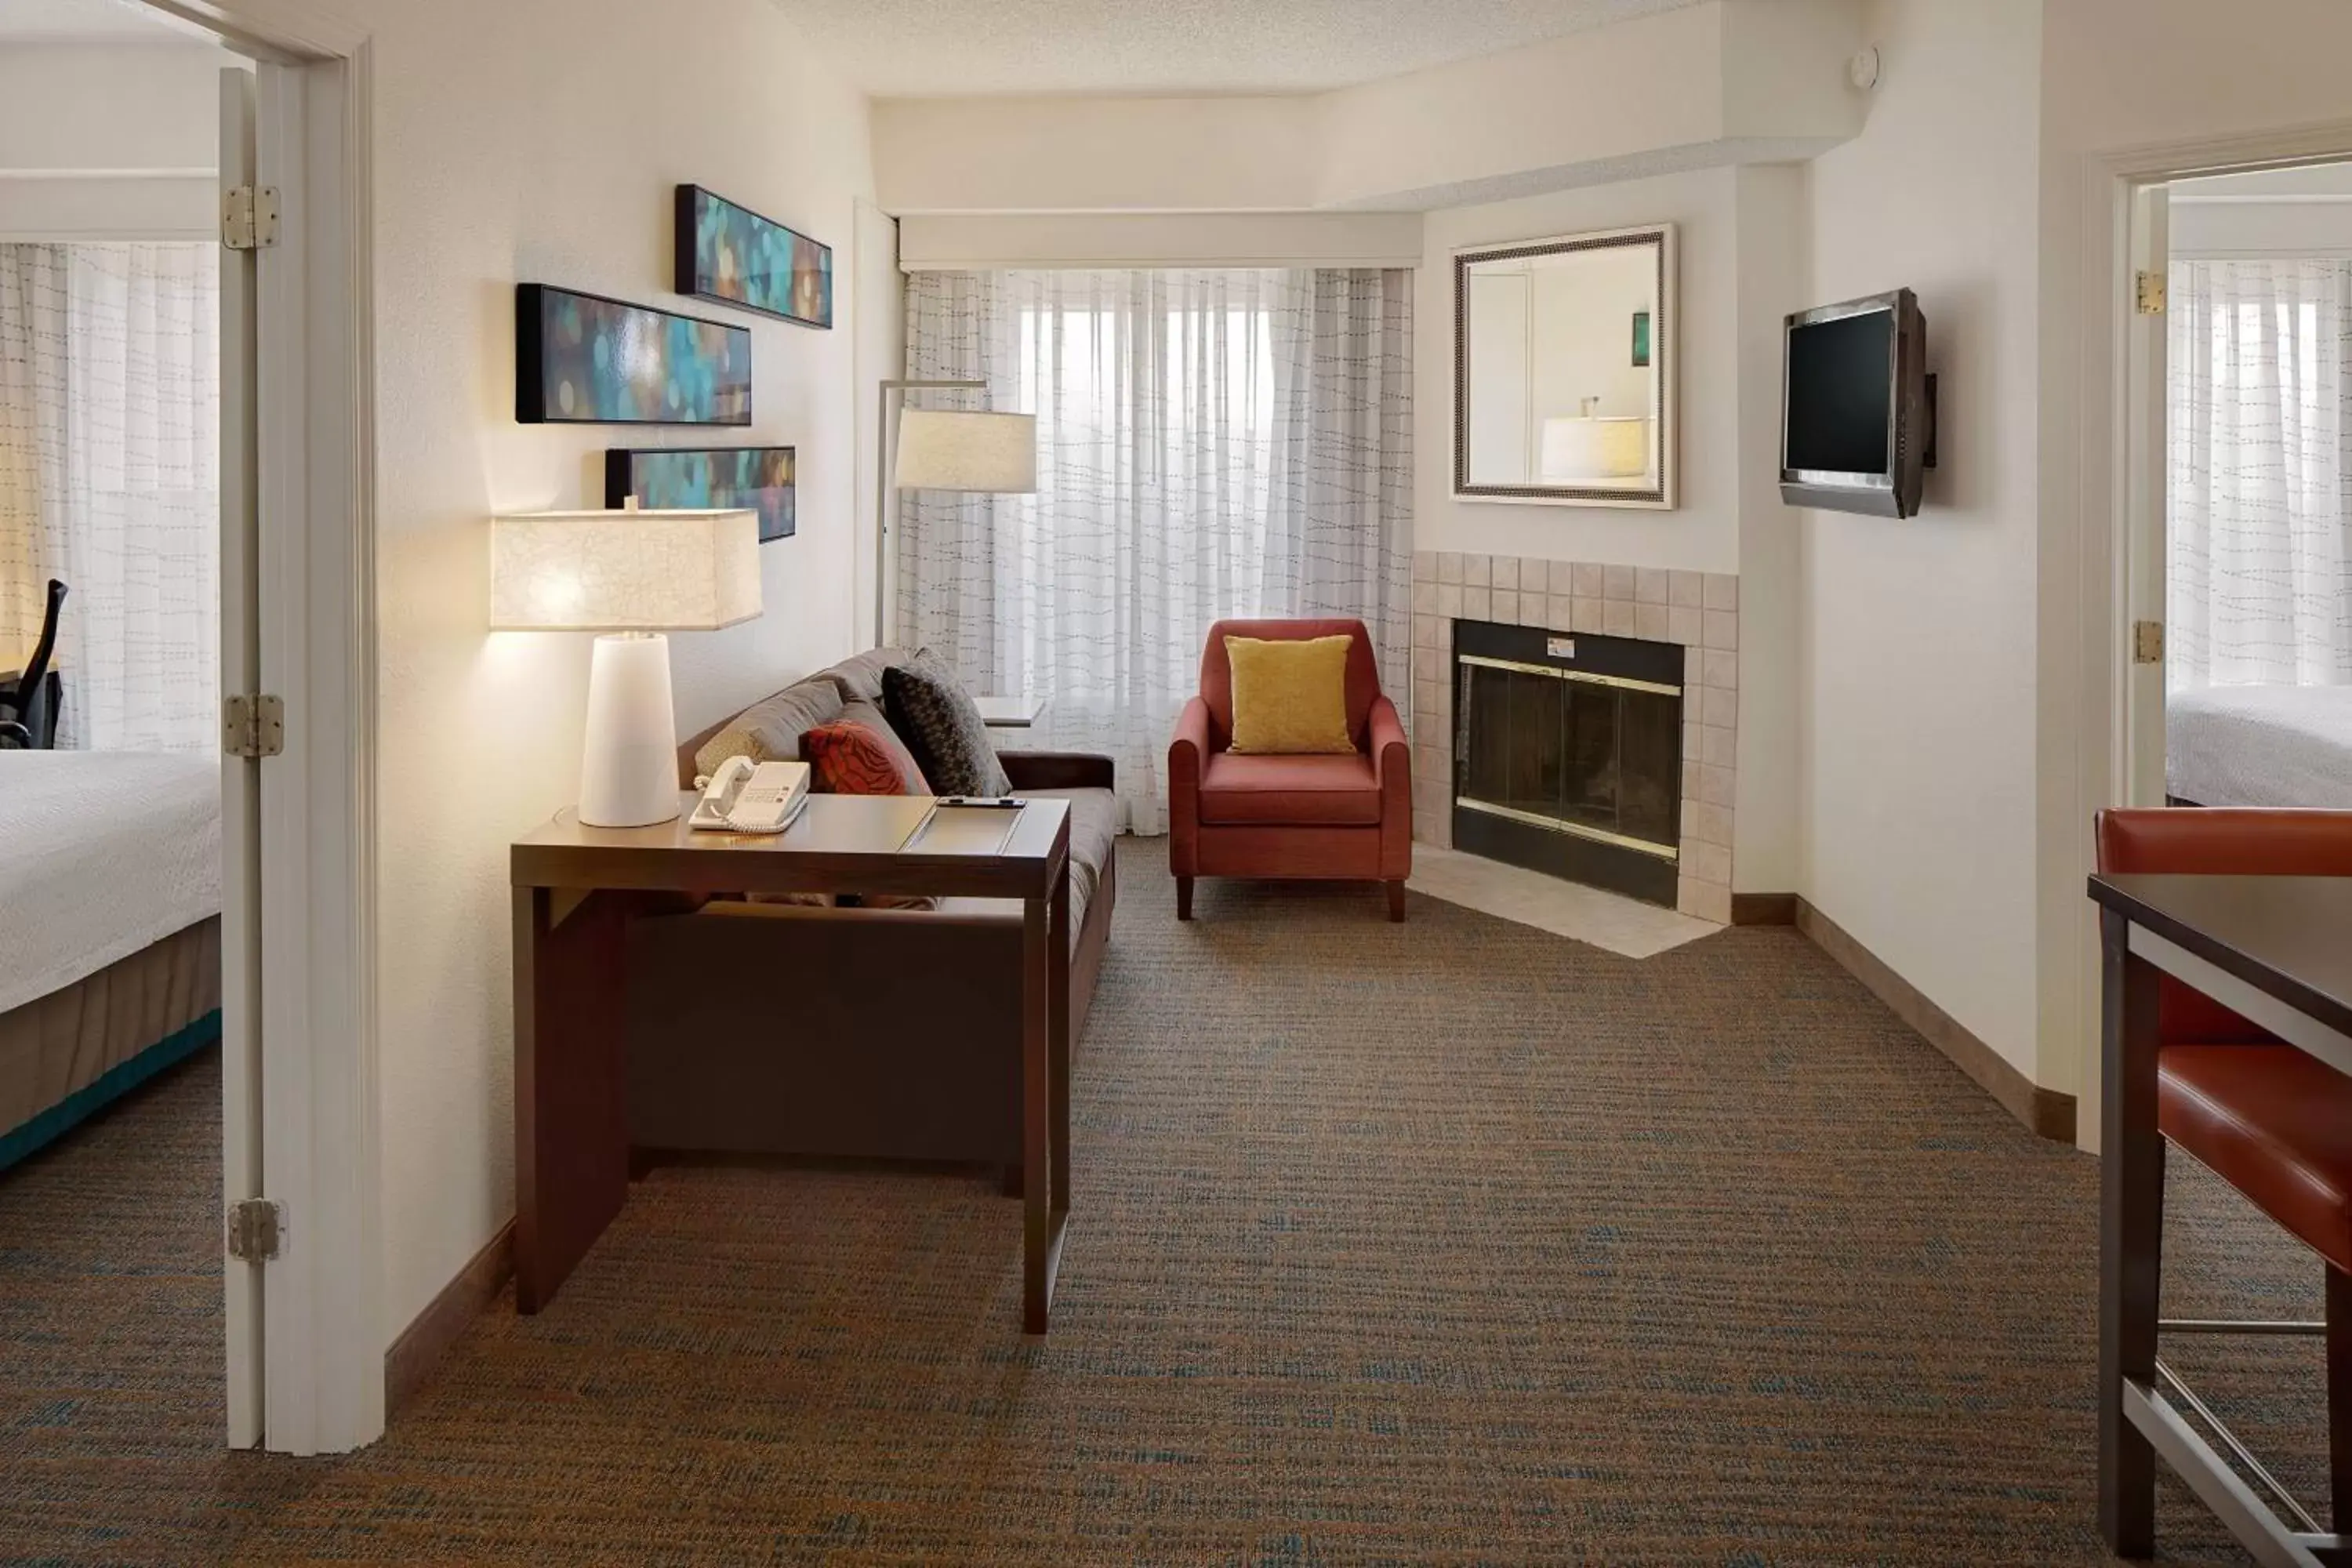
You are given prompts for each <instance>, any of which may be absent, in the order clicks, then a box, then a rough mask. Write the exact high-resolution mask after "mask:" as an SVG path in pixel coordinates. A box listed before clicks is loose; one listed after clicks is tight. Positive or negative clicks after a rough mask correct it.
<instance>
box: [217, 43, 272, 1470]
mask: <svg viewBox="0 0 2352 1568" xmlns="http://www.w3.org/2000/svg"><path fill="white" fill-rule="evenodd" d="M220 110H221V113H220V183H221V198H222V203H223V206H224V210H226V203H227V201H228V194H229V192H231V191H232V190H235V189H236V188H237V187H239V186H243V185H249V184H252V182H253V169H254V77H253V72H252V71H250V70H247V69H245V68H230V69H226V70H224V71H222V72H221V83H220ZM254 268H255V263H254V253H253V252H252V251H250V250H232V249H229V248H228V247H226V246H223V247H222V249H221V256H220V310H221V320H220V396H221V408H220V440H221V456H220V482H221V494H220V540H221V573H220V587H221V617H220V625H221V690H222V692H223V693H224V694H225V695H226V694H227V693H231V692H253V691H258V690H259V689H260V686H259V680H260V673H261V641H260V620H259V617H258V616H257V613H256V598H257V583H258V578H257V562H258V559H259V557H258V554H257V548H258V540H259V531H258V521H259V506H258V497H259V490H258V469H257V461H256V455H255V454H256V444H257V437H258V430H259V426H258V421H257V404H256V401H255V375H254V344H255V337H254V331H255V328H254ZM260 769H261V764H260V763H258V762H256V761H254V760H253V759H251V758H247V757H234V756H229V755H227V754H226V753H224V754H223V756H222V758H221V1192H222V1195H223V1198H224V1200H225V1201H226V1203H227V1204H229V1205H235V1204H236V1203H237V1202H238V1201H240V1200H241V1199H247V1198H258V1197H260V1196H262V1195H263V1190H262V1168H261V1013H260V1002H261V881H260V871H261V854H260V848H261V781H260ZM224 1235H226V1226H224ZM222 1268H223V1270H224V1272H225V1275H226V1284H227V1319H228V1441H229V1446H230V1447H233V1448H253V1447H260V1445H261V1440H262V1436H263V1432H262V1411H263V1403H262V1366H263V1361H262V1354H261V1323H262V1310H261V1307H262V1302H261V1265H260V1264H258V1263H250V1262H241V1261H239V1260H238V1259H236V1258H228V1257H226V1247H225V1246H224V1257H223V1259H222Z"/></svg>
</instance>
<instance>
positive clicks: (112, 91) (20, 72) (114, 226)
mask: <svg viewBox="0 0 2352 1568" xmlns="http://www.w3.org/2000/svg"><path fill="white" fill-rule="evenodd" d="M241 63H242V62H241V61H238V60H237V58H236V57H235V56H233V55H231V54H229V53H227V52H226V50H223V49H219V48H215V47H211V46H209V45H205V44H194V43H188V44H179V43H168V42H166V43H145V42H141V43H127V44H12V45H4V46H0V240H35V239H134V238H183V237H198V236H205V235H209V234H212V233H215V231H216V228H217V225H218V222H219V219H218V216H217V213H216V210H215V209H216V207H217V205H218V183H217V180H216V177H215V174H214V171H215V169H217V168H218V167H219V159H220V151H219V143H220V72H221V68H223V67H224V66H228V65H233V64H241Z"/></svg>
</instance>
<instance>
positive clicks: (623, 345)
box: [515, 283, 751, 425]
mask: <svg viewBox="0 0 2352 1568" xmlns="http://www.w3.org/2000/svg"><path fill="white" fill-rule="evenodd" d="M515 417H516V418H517V419H519V420H520V421H521V422H522V423H523V424H526V425H749V424H750V423H751V331H750V330H749V329H747V328H743V327H734V326H729V325H728V324H727V323H725V322H723V321H703V320H701V319H699V318H698V317H694V316H680V315H677V314H674V313H673V312H671V311H668V310H654V309H652V308H651V307H649V306H645V305H632V304H629V303H627V302H625V301H624V300H607V299H605V298H604V297H603V296H601V295H597V294H583V293H579V292H576V291H575V290H572V289H558V288H554V287H552V286H551V285H548V284H543V283H519V284H517V285H515Z"/></svg>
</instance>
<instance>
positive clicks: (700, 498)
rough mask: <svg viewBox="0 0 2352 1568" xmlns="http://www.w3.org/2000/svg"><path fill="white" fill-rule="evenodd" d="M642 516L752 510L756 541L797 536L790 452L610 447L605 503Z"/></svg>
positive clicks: (777, 449) (606, 459)
mask: <svg viewBox="0 0 2352 1568" xmlns="http://www.w3.org/2000/svg"><path fill="white" fill-rule="evenodd" d="M633 498H634V499H635V501H636V503H637V505H638V506H640V507H642V508H644V509H645V510H647V511H744V510H748V511H755V512H757V513H759V514H760V542H761V543H762V544H765V543H767V542H769V541H771V540H775V539H790V538H791V537H792V536H793V533H794V532H796V531H798V528H799V522H798V520H797V518H796V517H795V515H794V510H793V508H794V503H793V449H792V448H791V447H609V448H607V449H606V451H605V453H604V504H605V505H606V506H608V507H611V508H613V509H614V510H619V509H620V508H622V507H625V506H626V505H627V504H628V503H629V501H630V500H632V499H633Z"/></svg>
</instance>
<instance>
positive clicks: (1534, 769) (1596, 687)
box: [1454, 620, 1684, 909]
mask: <svg viewBox="0 0 2352 1568" xmlns="http://www.w3.org/2000/svg"><path fill="white" fill-rule="evenodd" d="M1683 669H1684V654H1683V649H1682V648H1681V647H1679V646H1677V645H1675V644H1674V643H1664V642H1650V641H1645V640H1642V639H1639V638H1634V637H1601V636H1597V635H1591V634H1579V635H1576V636H1570V635H1567V634H1565V633H1561V632H1551V631H1545V630H1542V629H1540V628H1538V627H1533V626H1500V625H1496V624H1495V623H1493V622H1489V621H1462V620H1457V621H1455V622H1454V847H1456V848H1459V849H1465V850H1467V851H1469V852H1471V853H1472V854H1475V855H1484V856H1486V857H1487V858H1490V859H1496V860H1503V861H1507V862H1509V863H1510V864H1512V865H1515V866H1524V867H1527V868H1529V869H1531V870H1537V871H1543V872H1547V873H1549V874H1550V875H1552V876H1556V877H1563V878H1566V879H1569V880H1570V881H1576V882H1585V883H1590V884H1591V885H1593V886H1595V887H1601V888H1607V889H1612V890H1613V891H1616V892H1620V893H1624V894H1627V895H1629V896H1631V897H1633V898H1637V899H1642V900H1647V901H1649V902H1651V903H1657V904H1664V905H1665V906H1666V907H1667V908H1669V909H1671V908H1673V907H1675V900H1676V889H1677V885H1678V879H1679V876H1680V862H1681V859H1682V845H1681V837H1682V816H1681V814H1682V799H1683V779H1682V770H1683V755H1682V741H1683Z"/></svg>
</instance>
